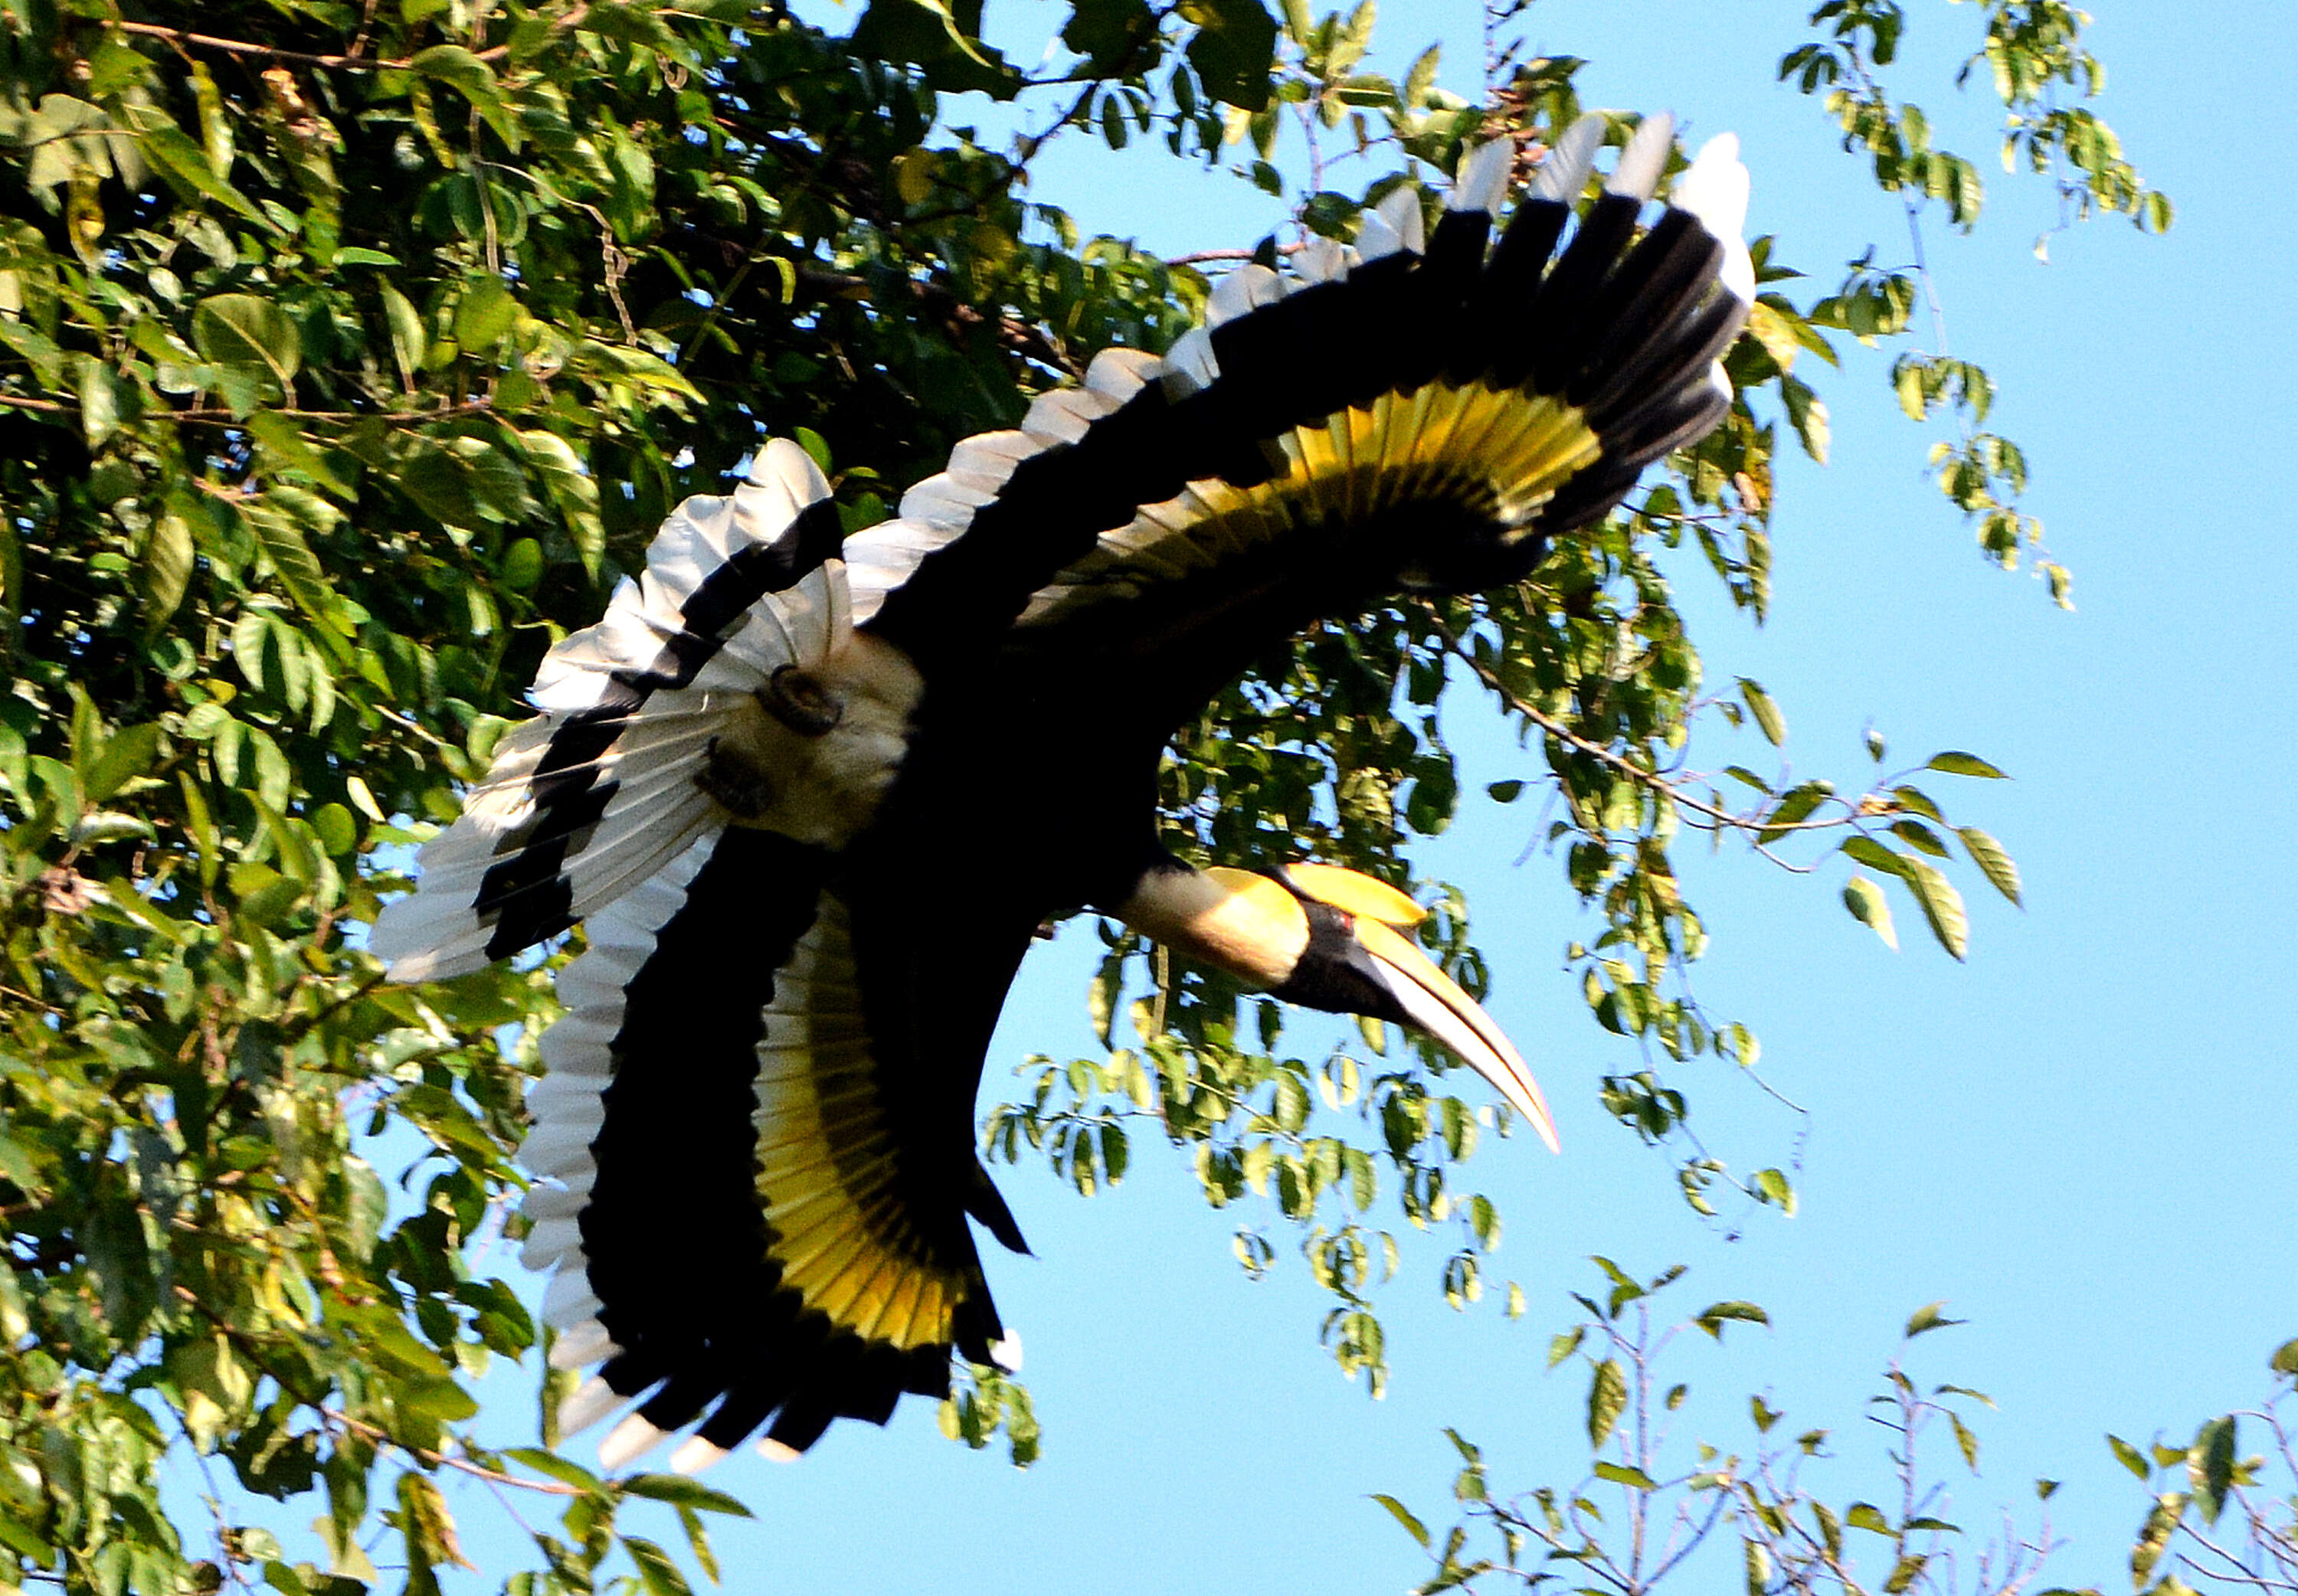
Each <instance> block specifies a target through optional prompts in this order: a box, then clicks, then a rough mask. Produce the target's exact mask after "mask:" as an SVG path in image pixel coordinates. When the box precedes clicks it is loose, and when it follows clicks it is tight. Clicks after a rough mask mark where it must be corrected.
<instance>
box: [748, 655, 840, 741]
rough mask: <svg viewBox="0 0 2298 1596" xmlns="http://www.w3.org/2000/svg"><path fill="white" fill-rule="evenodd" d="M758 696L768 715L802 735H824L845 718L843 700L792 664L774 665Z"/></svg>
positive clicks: (816, 678) (809, 674)
mask: <svg viewBox="0 0 2298 1596" xmlns="http://www.w3.org/2000/svg"><path fill="white" fill-rule="evenodd" d="M757 699H758V702H759V703H760V704H762V705H764V706H765V711H766V713H767V714H768V715H773V717H774V718H775V719H776V720H778V721H780V722H781V724H783V725H785V726H788V727H789V729H790V730H791V731H793V732H797V733H798V735H799V736H801V737H826V736H828V735H829V734H830V733H831V732H834V731H836V730H837V729H838V723H839V721H841V720H843V719H845V718H846V700H845V699H841V698H839V696H838V695H837V694H836V693H834V692H832V691H831V690H830V689H829V688H828V687H827V686H826V685H825V684H824V683H823V682H822V681H821V680H820V679H819V678H818V677H816V676H814V675H813V674H811V673H809V672H807V671H805V670H802V669H800V668H799V667H798V666H794V665H785V666H776V667H775V669H774V674H773V675H771V676H769V677H767V678H766V684H765V686H764V687H762V688H760V689H759V690H758V692H757Z"/></svg>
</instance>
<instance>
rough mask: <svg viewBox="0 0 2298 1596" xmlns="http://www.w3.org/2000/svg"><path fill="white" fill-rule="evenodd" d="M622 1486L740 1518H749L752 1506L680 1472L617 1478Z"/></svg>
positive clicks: (681, 1503)
mask: <svg viewBox="0 0 2298 1596" xmlns="http://www.w3.org/2000/svg"><path fill="white" fill-rule="evenodd" d="M615 1483H616V1487H617V1488H618V1489H620V1490H623V1491H624V1492H627V1493H630V1494H631V1495H632V1496H644V1497H649V1498H651V1499H652V1500H654V1501H668V1502H675V1503H677V1504H678V1505H679V1506H681V1507H686V1508H692V1509H695V1510H696V1511H697V1512H702V1513H724V1514H727V1515H729V1516H731V1517H736V1518H748V1517H750V1509H748V1508H747V1507H744V1506H743V1505H742V1503H741V1502H740V1501H737V1500H736V1499H735V1498H733V1497H732V1496H729V1495H727V1494H726V1493H724V1492H723V1491H713V1490H712V1489H711V1488H710V1487H709V1486H707V1485H706V1484H702V1483H701V1482H700V1481H698V1480H693V1479H689V1478H687V1477H686V1476H684V1475H678V1474H634V1475H632V1476H630V1477H629V1478H627V1479H622V1480H617V1481H616V1482H615Z"/></svg>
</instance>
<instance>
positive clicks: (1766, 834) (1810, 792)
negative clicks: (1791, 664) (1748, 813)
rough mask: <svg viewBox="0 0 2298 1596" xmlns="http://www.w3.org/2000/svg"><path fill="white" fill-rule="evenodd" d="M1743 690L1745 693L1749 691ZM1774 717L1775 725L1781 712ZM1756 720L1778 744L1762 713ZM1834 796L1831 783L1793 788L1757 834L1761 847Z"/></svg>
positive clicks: (1825, 782)
mask: <svg viewBox="0 0 2298 1596" xmlns="http://www.w3.org/2000/svg"><path fill="white" fill-rule="evenodd" d="M1750 685H1752V684H1750ZM1742 690H1743V691H1744V690H1745V688H1743V689H1742ZM1763 702H1764V703H1765V705H1766V706H1768V705H1769V704H1770V703H1771V699H1768V698H1766V699H1764V700H1763ZM1772 713H1773V716H1774V722H1775V721H1776V717H1777V715H1778V711H1777V710H1776V709H1774V710H1773V712H1772ZM1756 718H1757V724H1763V725H1765V733H1764V734H1765V736H1766V737H1771V738H1772V740H1773V742H1775V743H1776V742H1777V741H1779V738H1777V737H1773V736H1772V732H1771V729H1770V724H1766V723H1765V721H1764V717H1763V715H1762V713H1761V712H1760V711H1758V712H1757V717H1756ZM1834 796H1835V784H1834V783H1833V782H1831V781H1805V782H1803V783H1801V784H1800V785H1798V786H1796V787H1792V788H1790V789H1789V790H1788V791H1787V793H1786V795H1785V796H1784V797H1782V798H1781V799H1780V801H1779V802H1778V803H1777V804H1775V805H1773V807H1772V812H1771V813H1770V814H1769V815H1765V817H1764V826H1763V829H1762V830H1761V831H1757V833H1756V840H1757V841H1758V842H1761V843H1773V842H1777V841H1778V840H1779V839H1781V838H1782V837H1784V836H1786V835H1787V834H1788V832H1789V831H1790V830H1792V829H1793V828H1794V827H1795V826H1797V825H1798V824H1799V823H1802V822H1803V821H1806V820H1808V819H1810V818H1811V815H1812V812H1813V811H1814V810H1815V809H1817V808H1818V807H1819V806H1821V805H1822V804H1823V803H1825V802H1826V801H1827V800H1828V799H1829V798H1832V797H1834Z"/></svg>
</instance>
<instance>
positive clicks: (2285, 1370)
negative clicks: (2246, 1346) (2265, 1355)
mask: <svg viewBox="0 0 2298 1596" xmlns="http://www.w3.org/2000/svg"><path fill="white" fill-rule="evenodd" d="M2266 1366H2267V1367H2268V1368H2269V1369H2272V1370H2273V1371H2274V1372H2275V1373H2276V1374H2278V1375H2294V1376H2298V1341H2286V1342H2284V1343H2283V1344H2281V1345H2280V1346H2278V1347H2277V1348H2275V1349H2274V1356H2273V1357H2271V1358H2269V1359H2268V1360H2267V1365H2266Z"/></svg>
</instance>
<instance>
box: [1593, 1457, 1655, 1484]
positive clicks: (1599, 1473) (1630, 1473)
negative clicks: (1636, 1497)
mask: <svg viewBox="0 0 2298 1596" xmlns="http://www.w3.org/2000/svg"><path fill="white" fill-rule="evenodd" d="M1594 1473H1595V1476H1596V1477H1597V1478H1598V1479H1600V1480H1609V1481H1611V1482H1612V1484H1616V1485H1625V1486H1627V1487H1629V1488H1630V1489H1631V1490H1635V1491H1657V1490H1658V1489H1659V1482H1658V1481H1657V1480H1656V1479H1654V1478H1652V1476H1649V1475H1648V1474H1646V1473H1645V1472H1644V1471H1643V1470H1642V1469H1641V1468H1628V1467H1627V1466H1626V1465H1625V1464H1622V1463H1599V1464H1597V1465H1596V1467H1595V1469H1594Z"/></svg>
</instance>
